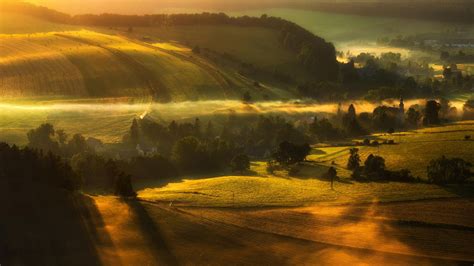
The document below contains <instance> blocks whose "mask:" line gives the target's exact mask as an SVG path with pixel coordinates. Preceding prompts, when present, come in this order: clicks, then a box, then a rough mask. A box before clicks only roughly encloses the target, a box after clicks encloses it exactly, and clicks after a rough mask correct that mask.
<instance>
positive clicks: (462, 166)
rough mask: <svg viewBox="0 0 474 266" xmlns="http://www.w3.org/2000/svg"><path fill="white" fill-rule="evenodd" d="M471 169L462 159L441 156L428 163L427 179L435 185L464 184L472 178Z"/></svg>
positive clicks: (470, 165) (469, 164)
mask: <svg viewBox="0 0 474 266" xmlns="http://www.w3.org/2000/svg"><path fill="white" fill-rule="evenodd" d="M471 167H472V164H471V163H469V162H466V161H465V160H463V159H460V158H452V159H448V158H446V157H445V156H441V157H440V158H438V159H435V160H432V161H431V162H430V163H429V165H428V168H427V172H428V179H429V180H430V181H431V182H433V183H436V184H449V183H464V182H465V181H466V180H467V179H469V178H470V177H471V176H472V173H471Z"/></svg>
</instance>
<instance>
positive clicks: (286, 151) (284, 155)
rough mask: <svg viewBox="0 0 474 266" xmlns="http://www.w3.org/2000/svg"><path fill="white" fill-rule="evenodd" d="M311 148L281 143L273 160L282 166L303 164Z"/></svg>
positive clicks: (307, 145) (306, 145) (304, 145)
mask: <svg viewBox="0 0 474 266" xmlns="http://www.w3.org/2000/svg"><path fill="white" fill-rule="evenodd" d="M310 151H311V147H310V146H309V144H303V145H296V144H293V143H291V142H288V141H284V142H282V143H280V145H279V146H278V149H277V151H276V152H274V153H273V158H274V159H275V161H277V162H278V163H279V164H281V165H291V164H295V163H299V162H303V161H304V160H305V159H306V156H308V155H309V152H310Z"/></svg>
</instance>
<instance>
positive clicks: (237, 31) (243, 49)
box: [133, 25, 307, 79]
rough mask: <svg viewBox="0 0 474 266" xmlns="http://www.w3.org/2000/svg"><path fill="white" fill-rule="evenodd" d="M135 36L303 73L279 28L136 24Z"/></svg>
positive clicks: (261, 66) (263, 66)
mask: <svg viewBox="0 0 474 266" xmlns="http://www.w3.org/2000/svg"><path fill="white" fill-rule="evenodd" d="M133 35H134V36H135V37H136V38H139V37H142V36H151V37H153V38H156V39H158V40H159V41H160V42H178V43H181V44H183V45H186V46H188V47H194V46H199V47H200V48H208V49H210V50H212V51H215V52H218V53H220V54H229V55H232V56H233V57H235V58H237V59H238V60H240V61H242V62H245V63H250V64H253V65H254V66H257V67H259V68H263V69H266V70H273V69H275V68H276V69H278V70H279V71H281V72H284V73H288V74H291V75H292V76H294V77H296V78H297V79H303V78H306V77H307V76H306V75H307V73H306V71H305V70H304V68H303V67H301V65H300V64H299V63H298V61H297V59H296V56H295V54H294V53H292V52H290V51H289V50H287V49H285V48H284V47H283V46H282V45H281V43H280V41H279V40H278V38H279V32H278V31H274V30H270V29H265V28H259V27H238V26H214V25H203V26H172V27H154V28H136V29H134V33H133Z"/></svg>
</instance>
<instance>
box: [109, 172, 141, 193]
mask: <svg viewBox="0 0 474 266" xmlns="http://www.w3.org/2000/svg"><path fill="white" fill-rule="evenodd" d="M114 188H115V195H116V196H120V197H123V198H129V197H136V196H137V193H136V192H135V191H134V190H133V186H132V180H131V176H130V175H127V174H125V173H123V172H121V173H120V174H119V175H118V176H117V178H116V179H115V186H114Z"/></svg>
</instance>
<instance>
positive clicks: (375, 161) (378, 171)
mask: <svg viewBox="0 0 474 266" xmlns="http://www.w3.org/2000/svg"><path fill="white" fill-rule="evenodd" d="M364 174H365V176H366V177H367V178H368V179H371V180H376V179H384V175H385V159H384V158H382V157H380V156H376V155H373V154H371V155H369V157H367V160H366V161H365V162H364Z"/></svg>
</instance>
